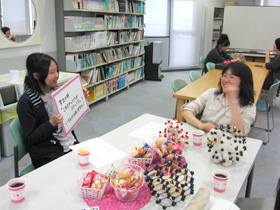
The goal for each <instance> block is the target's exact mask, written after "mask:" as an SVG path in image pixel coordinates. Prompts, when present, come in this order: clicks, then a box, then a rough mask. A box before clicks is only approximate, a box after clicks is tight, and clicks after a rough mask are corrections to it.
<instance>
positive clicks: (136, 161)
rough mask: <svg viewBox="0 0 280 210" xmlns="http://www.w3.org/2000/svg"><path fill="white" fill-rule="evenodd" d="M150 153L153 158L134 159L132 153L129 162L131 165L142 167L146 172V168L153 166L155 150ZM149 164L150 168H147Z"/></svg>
mask: <svg viewBox="0 0 280 210" xmlns="http://www.w3.org/2000/svg"><path fill="white" fill-rule="evenodd" d="M150 152H151V154H152V157H151V158H134V157H132V152H130V155H129V159H128V162H129V163H131V164H135V165H138V166H141V167H142V168H143V169H144V170H145V169H146V168H148V167H149V166H150V165H151V163H152V160H153V156H154V154H155V152H154V149H153V148H151V151H150ZM147 164H148V167H147Z"/></svg>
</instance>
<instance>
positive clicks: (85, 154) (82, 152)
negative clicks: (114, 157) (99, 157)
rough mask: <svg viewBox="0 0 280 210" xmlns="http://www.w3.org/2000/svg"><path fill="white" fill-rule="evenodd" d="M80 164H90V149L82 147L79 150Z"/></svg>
mask: <svg viewBox="0 0 280 210" xmlns="http://www.w3.org/2000/svg"><path fill="white" fill-rule="evenodd" d="M77 154H78V157H79V164H80V166H87V165H88V164H89V156H90V149H89V148H87V147H81V148H79V149H78V150H77Z"/></svg>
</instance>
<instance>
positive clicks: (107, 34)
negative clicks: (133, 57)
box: [65, 30, 144, 51]
mask: <svg viewBox="0 0 280 210" xmlns="http://www.w3.org/2000/svg"><path fill="white" fill-rule="evenodd" d="M143 39H144V31H143V30H129V31H96V32H87V33H85V35H84V36H76V37H65V45H66V51H68V50H67V46H69V49H70V50H69V51H71V49H72V48H71V47H73V48H74V49H75V50H91V49H95V48H100V47H106V46H110V45H115V44H124V43H128V42H133V41H141V40H143ZM69 42H70V43H69Z"/></svg>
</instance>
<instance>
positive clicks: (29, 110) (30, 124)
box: [17, 53, 87, 168]
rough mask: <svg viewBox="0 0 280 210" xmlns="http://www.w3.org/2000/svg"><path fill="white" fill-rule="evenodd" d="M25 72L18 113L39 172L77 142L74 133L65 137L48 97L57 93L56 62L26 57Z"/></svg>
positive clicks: (41, 56) (43, 56)
mask: <svg viewBox="0 0 280 210" xmlns="http://www.w3.org/2000/svg"><path fill="white" fill-rule="evenodd" d="M26 69H27V75H26V77H25V81H24V89H25V92H24V94H23V95H22V96H21V97H20V99H19V101H18V105H17V113H18V117H19V120H20V124H21V127H22V130H23V133H24V137H25V141H26V146H27V150H28V152H29V154H30V156H31V159H32V163H33V165H34V167H35V168H38V167H40V166H42V165H44V164H46V163H48V162H50V161H52V160H54V159H56V158H58V157H60V156H62V155H63V154H65V153H67V152H69V151H70V148H69V146H71V145H73V144H75V143H78V141H77V140H76V138H75V135H74V134H73V133H70V134H69V135H68V136H65V134H64V132H63V129H62V126H61V124H62V122H63V116H62V115H61V114H58V113H56V109H55V106H54V102H53V99H52V96H51V94H52V92H54V91H55V90H56V89H57V81H58V75H59V70H58V66H57V63H56V61H55V60H54V59H53V58H52V57H50V56H48V55H46V54H43V53H33V54H31V55H29V56H28V57H27V60H26ZM85 92H86V89H85V90H84V93H85ZM85 95H86V96H87V94H86V93H85Z"/></svg>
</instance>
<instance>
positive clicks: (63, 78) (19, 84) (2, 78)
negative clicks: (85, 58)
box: [0, 70, 77, 97]
mask: <svg viewBox="0 0 280 210" xmlns="http://www.w3.org/2000/svg"><path fill="white" fill-rule="evenodd" d="M25 75H26V70H20V71H19V80H18V81H11V78H10V73H7V74H1V75H0V82H3V83H8V84H14V85H15V86H16V88H17V91H18V94H19V95H18V96H19V97H20V96H21V95H22V93H23V85H24V79H25ZM76 75H77V74H76V73H69V72H62V71H60V72H59V78H58V81H57V83H58V85H63V84H64V83H66V82H67V81H68V80H70V79H71V78H73V77H74V76H76Z"/></svg>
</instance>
